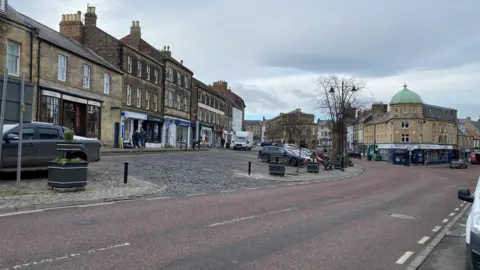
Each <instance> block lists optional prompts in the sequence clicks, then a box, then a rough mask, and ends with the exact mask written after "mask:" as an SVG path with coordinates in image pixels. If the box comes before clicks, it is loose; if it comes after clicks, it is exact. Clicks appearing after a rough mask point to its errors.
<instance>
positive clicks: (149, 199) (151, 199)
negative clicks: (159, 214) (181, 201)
mask: <svg viewBox="0 0 480 270" xmlns="http://www.w3.org/2000/svg"><path fill="white" fill-rule="evenodd" d="M170 198H171V197H156V198H148V199H147V201H155V200H165V199H170Z"/></svg>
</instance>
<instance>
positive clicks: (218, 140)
mask: <svg viewBox="0 0 480 270" xmlns="http://www.w3.org/2000/svg"><path fill="white" fill-rule="evenodd" d="M222 138H223V127H221V126H215V145H217V146H221V144H222ZM225 141H226V140H225Z"/></svg>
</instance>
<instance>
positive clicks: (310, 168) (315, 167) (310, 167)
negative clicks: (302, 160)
mask: <svg viewBox="0 0 480 270" xmlns="http://www.w3.org/2000/svg"><path fill="white" fill-rule="evenodd" d="M307 172H309V173H319V172H320V164H318V163H308V164H307Z"/></svg>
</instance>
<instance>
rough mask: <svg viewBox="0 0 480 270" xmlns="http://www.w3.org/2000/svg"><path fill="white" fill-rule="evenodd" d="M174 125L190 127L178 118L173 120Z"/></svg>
mask: <svg viewBox="0 0 480 270" xmlns="http://www.w3.org/2000/svg"><path fill="white" fill-rule="evenodd" d="M175 125H177V126H181V127H190V123H188V122H183V121H180V120H175Z"/></svg>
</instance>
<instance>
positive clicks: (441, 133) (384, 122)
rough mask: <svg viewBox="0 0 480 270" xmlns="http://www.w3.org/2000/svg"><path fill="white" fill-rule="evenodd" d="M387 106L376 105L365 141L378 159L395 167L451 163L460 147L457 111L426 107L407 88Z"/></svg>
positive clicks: (366, 130)
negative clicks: (400, 165)
mask: <svg viewBox="0 0 480 270" xmlns="http://www.w3.org/2000/svg"><path fill="white" fill-rule="evenodd" d="M387 106H388V105H386V104H373V105H372V118H371V120H370V121H369V122H367V123H366V124H365V125H364V141H365V142H367V143H368V144H370V145H372V144H373V147H370V148H369V149H371V151H370V154H373V156H374V159H377V160H383V161H389V162H392V163H393V164H402V165H403V164H406V163H408V164H413V165H425V164H427V165H432V164H442V163H449V162H450V161H451V160H452V159H453V155H454V151H455V150H456V147H457V131H458V128H457V121H456V120H457V110H455V109H450V108H445V107H440V106H435V105H429V104H425V103H424V102H423V100H422V98H421V97H420V96H419V95H418V94H417V93H415V92H413V91H411V90H409V89H408V88H407V85H406V84H405V85H404V86H403V89H402V90H400V91H399V92H398V93H397V94H395V95H394V96H393V98H392V100H391V101H390V111H387V109H386V108H387Z"/></svg>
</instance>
